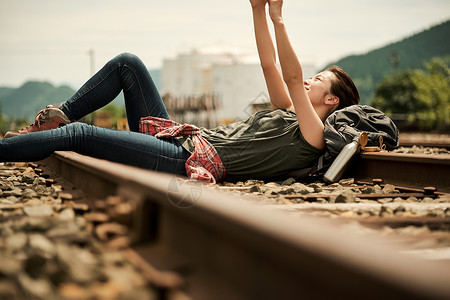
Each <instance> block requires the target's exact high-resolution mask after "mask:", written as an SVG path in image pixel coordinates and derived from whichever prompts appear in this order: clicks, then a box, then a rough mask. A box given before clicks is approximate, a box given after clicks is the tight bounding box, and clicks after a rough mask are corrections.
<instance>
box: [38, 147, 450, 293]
mask: <svg viewBox="0 0 450 300" xmlns="http://www.w3.org/2000/svg"><path fill="white" fill-rule="evenodd" d="M43 163H44V164H45V165H46V166H48V167H50V168H52V169H53V170H54V171H56V172H57V173H59V174H60V175H61V176H62V177H63V178H65V179H67V180H68V181H70V182H71V183H72V184H74V185H75V186H77V187H79V188H81V189H83V191H84V192H85V193H86V194H87V195H90V197H93V198H97V197H103V196H106V195H110V194H118V195H121V196H123V197H125V198H126V199H127V200H129V201H132V202H133V203H135V206H136V207H137V209H136V210H135V217H134V219H133V220H134V221H133V224H132V225H131V232H132V235H131V237H132V239H133V241H134V251H135V253H136V254H139V255H141V257H142V258H143V259H145V260H146V261H147V262H148V263H150V264H151V265H152V266H153V267H155V268H156V269H158V270H160V271H174V272H176V273H178V274H180V275H181V276H182V277H183V278H184V280H185V285H184V291H185V292H186V294H187V295H189V296H191V297H192V298H193V299H300V298H302V299H330V298H332V299H344V298H345V299H380V298H386V297H388V298H394V297H395V298H397V299H430V298H434V299H448V298H450V285H449V284H448V280H449V278H450V268H449V264H448V263H445V262H444V263H443V262H439V263H438V262H433V261H425V260H420V259H418V258H415V257H412V256H406V255H402V254H401V253H400V252H401V251H404V250H405V249H404V248H401V247H400V246H399V245H395V246H394V245H387V243H386V241H385V240H383V239H381V238H378V237H361V236H360V235H356V234H354V233H352V232H348V231H344V230H343V229H340V228H339V227H336V226H335V223H328V222H327V221H325V220H323V219H319V218H313V217H307V216H305V217H302V218H294V217H290V216H288V215H286V214H283V213H281V212H277V211H268V210H267V209H263V208H261V207H258V206H254V205H250V204H249V203H247V202H244V201H242V200H240V199H237V198H236V197H232V196H230V195H227V194H224V193H221V192H219V191H216V190H213V189H210V188H208V187H207V186H203V185H200V186H199V185H192V184H189V183H187V182H184V181H178V180H177V179H176V178H175V177H174V176H171V175H168V174H162V173H156V172H152V171H146V170H142V169H138V168H133V167H129V166H124V165H121V164H116V163H111V162H107V161H104V160H99V159H93V158H90V157H85V156H81V155H78V154H76V153H73V152H55V154H54V155H52V156H51V157H50V158H48V159H46V160H44V161H43ZM174 183H178V184H177V185H174ZM180 206H183V207H184V208H182V207H180ZM153 267H152V268H153ZM152 270H153V269H152Z"/></svg>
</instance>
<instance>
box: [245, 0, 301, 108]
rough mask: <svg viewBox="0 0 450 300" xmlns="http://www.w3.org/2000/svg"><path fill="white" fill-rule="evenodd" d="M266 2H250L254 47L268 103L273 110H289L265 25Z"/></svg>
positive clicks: (273, 50) (288, 101) (263, 0)
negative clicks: (256, 51) (261, 71)
mask: <svg viewBox="0 0 450 300" xmlns="http://www.w3.org/2000/svg"><path fill="white" fill-rule="evenodd" d="M267 1H268V0H250V3H251V5H252V10H253V24H254V28H255V38H256V46H257V48H258V55H259V59H260V62H261V68H262V70H263V73H264V78H265V81H266V86H267V90H268V92H269V97H270V102H271V103H272V108H273V109H278V108H286V109H288V108H291V109H293V106H292V101H291V99H290V97H289V95H288V93H287V91H286V89H285V87H284V83H283V78H282V76H281V74H280V71H279V70H278V67H277V56H276V52H275V47H274V45H273V42H272V38H271V37H270V32H269V27H268V25H267V17H266V4H267Z"/></svg>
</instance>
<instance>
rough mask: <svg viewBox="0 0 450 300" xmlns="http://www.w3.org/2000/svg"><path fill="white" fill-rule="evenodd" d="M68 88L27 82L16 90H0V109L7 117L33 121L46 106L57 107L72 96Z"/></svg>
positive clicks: (72, 91) (71, 90) (45, 83)
mask: <svg viewBox="0 0 450 300" xmlns="http://www.w3.org/2000/svg"><path fill="white" fill-rule="evenodd" d="M74 92H75V91H74V90H73V89H72V88H70V87H68V86H64V85H63V86H59V87H55V86H53V85H52V84H50V83H48V82H37V81H28V82H26V83H24V84H23V85H22V86H21V87H19V88H17V89H9V91H8V88H1V89H0V108H1V112H2V114H4V115H5V116H8V117H20V118H27V119H29V120H30V121H31V120H33V119H34V117H35V116H36V113H37V112H38V111H39V110H41V109H43V108H44V107H45V106H46V105H48V104H53V105H58V104H59V103H61V102H62V101H64V100H66V99H68V98H69V97H71V96H72V95H73V94H74Z"/></svg>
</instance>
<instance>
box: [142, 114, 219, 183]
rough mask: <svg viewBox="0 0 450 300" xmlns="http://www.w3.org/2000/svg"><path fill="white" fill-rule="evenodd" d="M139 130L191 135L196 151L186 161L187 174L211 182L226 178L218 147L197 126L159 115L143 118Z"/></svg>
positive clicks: (156, 134)
mask: <svg viewBox="0 0 450 300" xmlns="http://www.w3.org/2000/svg"><path fill="white" fill-rule="evenodd" d="M139 132H141V133H144V134H149V135H153V136H154V137H156V138H169V137H178V136H187V135H190V136H191V138H192V141H193V142H194V148H195V150H194V153H192V155H191V156H190V157H189V158H188V159H187V161H186V164H185V166H186V174H187V175H188V176H189V178H192V179H198V180H205V181H208V182H211V183H216V181H221V180H222V179H224V178H225V166H224V165H223V163H222V160H221V159H220V157H219V154H218V153H217V151H216V149H215V148H214V146H213V145H211V143H209V142H208V141H207V140H206V139H205V138H204V137H202V136H201V134H200V130H199V129H198V127H197V126H194V125H190V124H179V123H177V122H174V121H172V120H166V119H162V118H157V117H145V118H141V120H140V122H139Z"/></svg>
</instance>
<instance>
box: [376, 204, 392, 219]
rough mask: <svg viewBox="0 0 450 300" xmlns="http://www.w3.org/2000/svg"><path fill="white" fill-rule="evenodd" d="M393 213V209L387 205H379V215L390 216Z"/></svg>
mask: <svg viewBox="0 0 450 300" xmlns="http://www.w3.org/2000/svg"><path fill="white" fill-rule="evenodd" d="M393 214H394V211H393V210H392V209H391V208H390V207H387V206H384V205H383V206H381V209H380V213H379V216H380V217H387V216H392V215H393Z"/></svg>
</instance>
